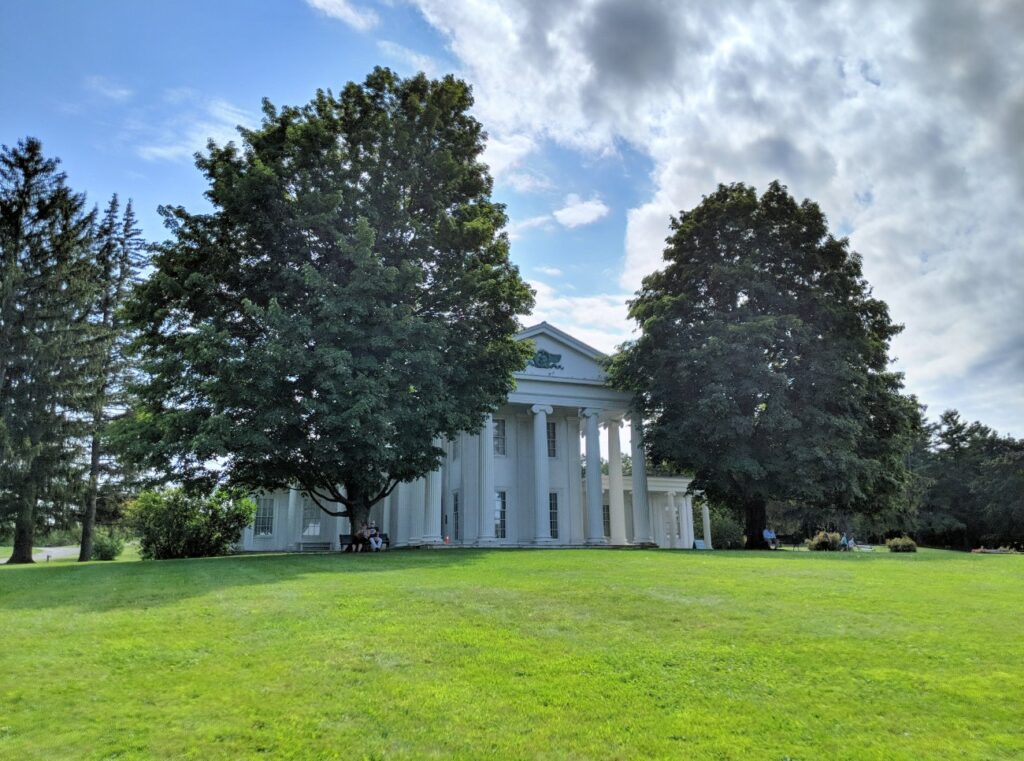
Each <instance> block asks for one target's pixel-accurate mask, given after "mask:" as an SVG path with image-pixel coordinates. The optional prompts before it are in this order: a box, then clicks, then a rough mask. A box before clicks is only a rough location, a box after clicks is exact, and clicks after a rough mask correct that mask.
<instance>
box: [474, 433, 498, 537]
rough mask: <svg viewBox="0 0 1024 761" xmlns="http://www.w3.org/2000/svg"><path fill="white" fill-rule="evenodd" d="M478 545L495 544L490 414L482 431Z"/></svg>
mask: <svg viewBox="0 0 1024 761" xmlns="http://www.w3.org/2000/svg"><path fill="white" fill-rule="evenodd" d="M478 500H479V504H478V506H479V508H480V515H479V522H480V526H479V528H478V531H477V543H478V544H494V543H495V538H494V416H493V415H491V414H490V413H488V415H487V417H486V418H484V427H483V428H481V429H480V493H479V495H478Z"/></svg>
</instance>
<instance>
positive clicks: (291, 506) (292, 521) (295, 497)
mask: <svg viewBox="0 0 1024 761" xmlns="http://www.w3.org/2000/svg"><path fill="white" fill-rule="evenodd" d="M301 499H302V497H301V495H300V494H299V490H298V489H296V488H295V487H292V488H291V489H289V490H288V513H287V519H288V538H289V543H290V544H294V545H296V549H297V548H298V542H300V541H302V534H301V532H299V531H296V530H295V526H296V524H298V522H299V520H300V519H298V518H296V517H295V511H296V510H301V509H302V508H301V505H302V502H301ZM325 517H326V516H325ZM293 539H294V540H295V541H291V540H293ZM334 541H335V542H336V541H338V537H334Z"/></svg>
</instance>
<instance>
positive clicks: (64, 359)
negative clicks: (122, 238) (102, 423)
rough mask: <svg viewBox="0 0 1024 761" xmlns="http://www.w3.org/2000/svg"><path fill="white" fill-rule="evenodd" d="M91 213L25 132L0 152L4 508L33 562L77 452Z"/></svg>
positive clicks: (86, 361) (85, 370)
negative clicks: (41, 516) (42, 513)
mask: <svg viewBox="0 0 1024 761" xmlns="http://www.w3.org/2000/svg"><path fill="white" fill-rule="evenodd" d="M93 224H94V214H93V213H91V212H88V211H86V209H85V197H84V196H82V195H80V194H77V193H74V192H72V190H71V189H70V188H69V187H68V186H67V183H66V179H65V176H64V174H63V173H61V172H60V171H58V162H57V161H56V160H54V159H48V158H46V157H45V156H44V155H43V151H42V145H41V144H40V142H39V141H38V140H35V139H33V138H29V139H27V140H24V141H22V142H19V143H18V145H17V146H15V147H14V148H8V147H6V146H4V147H3V148H2V150H0V512H3V513H5V514H8V515H10V514H13V515H14V516H15V533H14V550H13V553H12V554H11V558H10V560H9V561H8V562H10V563H31V562H32V546H33V537H34V529H35V520H36V507H37V505H38V504H40V503H41V501H43V500H50V501H52V500H53V499H54V498H55V497H56V492H57V491H58V490H60V491H61V492H62V493H63V491H64V489H63V487H62V486H61V484H65V485H66V484H67V483H69V481H74V480H75V479H76V478H77V476H74V477H72V478H70V479H69V474H70V473H72V472H73V471H75V469H76V465H77V464H78V461H79V460H80V458H81V441H82V438H81V437H82V434H83V429H82V424H83V422H84V414H85V412H86V410H87V407H88V404H87V399H88V393H89V389H90V379H91V376H90V371H91V367H92V360H93V358H94V356H95V347H96V344H95V340H94V339H95V331H94V327H93V325H92V324H91V323H90V321H89V316H90V314H91V313H92V308H93V305H94V301H95V295H96V291H97V284H98V279H97V272H96V268H95V267H94V266H93V263H92V251H91V244H92V228H93Z"/></svg>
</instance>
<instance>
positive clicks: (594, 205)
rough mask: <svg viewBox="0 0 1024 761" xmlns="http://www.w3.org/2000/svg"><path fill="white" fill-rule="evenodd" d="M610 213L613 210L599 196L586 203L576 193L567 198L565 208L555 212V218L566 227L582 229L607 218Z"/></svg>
mask: <svg viewBox="0 0 1024 761" xmlns="http://www.w3.org/2000/svg"><path fill="white" fill-rule="evenodd" d="M609 211H611V209H609V208H608V207H607V206H605V205H604V203H602V201H601V199H600V198H598V197H597V196H594V197H593V198H591V199H590V200H589V201H584V200H583V199H582V198H580V197H579V196H578V195H576V194H575V193H570V194H569V195H567V196H566V197H565V206H563V207H562V208H561V209H558V210H557V211H555V212H554V216H555V219H557V220H558V223H559V224H560V225H562V226H564V227H582V226H583V225H589V224H592V223H593V222H596V221H597V220H599V219H601V218H602V217H604V216H607V214H608V212H609Z"/></svg>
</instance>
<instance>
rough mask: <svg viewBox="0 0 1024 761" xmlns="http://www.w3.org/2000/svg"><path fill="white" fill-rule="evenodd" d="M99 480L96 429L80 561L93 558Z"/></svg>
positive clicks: (98, 441) (93, 437) (98, 444)
mask: <svg viewBox="0 0 1024 761" xmlns="http://www.w3.org/2000/svg"><path fill="white" fill-rule="evenodd" d="M94 422H95V421H94ZM99 480H100V434H99V431H98V430H95V431H93V434H92V452H91V453H90V456H89V493H88V495H87V497H86V502H85V515H83V516H82V547H81V549H79V551H78V562H79V563H83V562H85V561H87V560H92V540H93V535H94V534H95V528H96V501H97V498H98V496H99Z"/></svg>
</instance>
